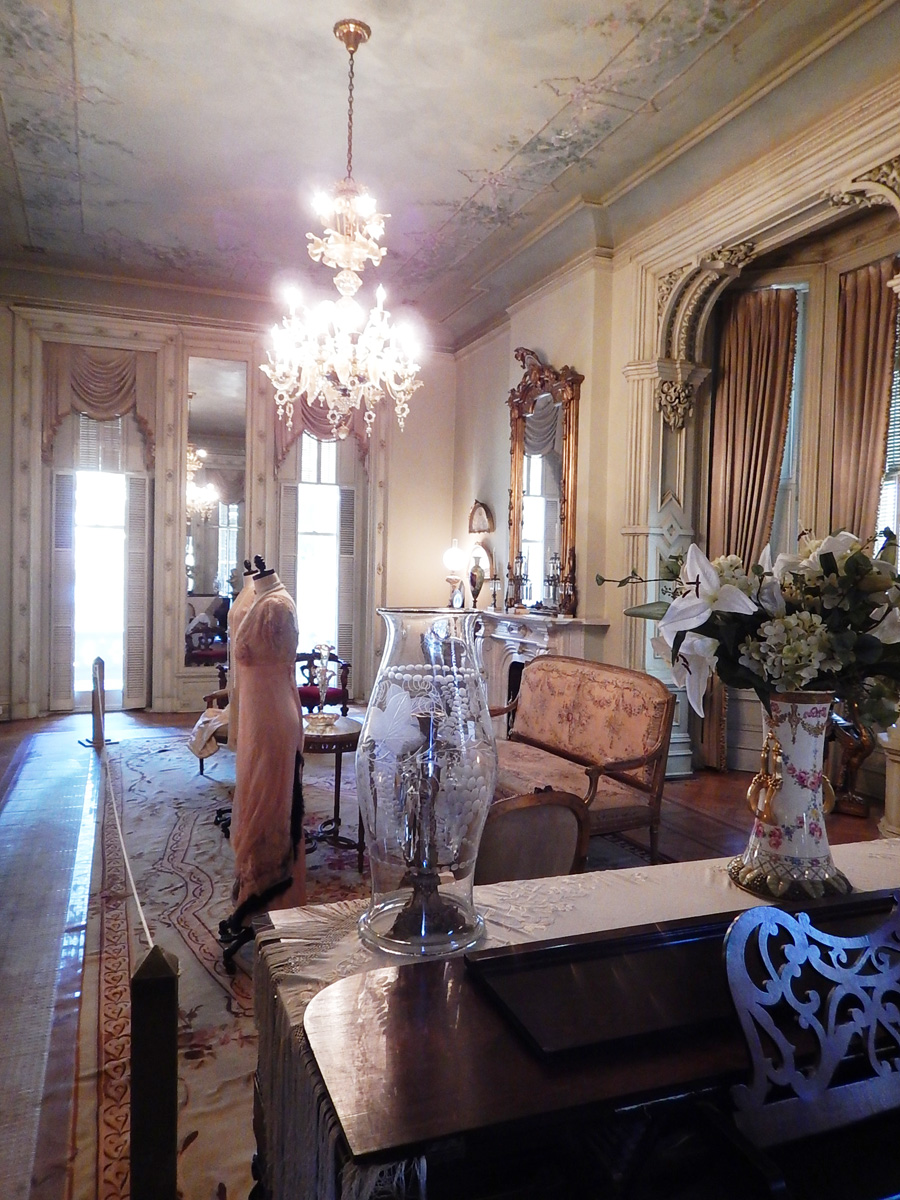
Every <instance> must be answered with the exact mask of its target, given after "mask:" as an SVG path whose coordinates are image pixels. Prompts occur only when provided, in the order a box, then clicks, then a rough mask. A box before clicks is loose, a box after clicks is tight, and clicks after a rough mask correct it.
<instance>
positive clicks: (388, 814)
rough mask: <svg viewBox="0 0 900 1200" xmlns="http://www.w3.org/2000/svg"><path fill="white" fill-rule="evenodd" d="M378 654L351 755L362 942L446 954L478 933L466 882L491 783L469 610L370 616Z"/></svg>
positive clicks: (492, 750) (493, 770)
mask: <svg viewBox="0 0 900 1200" xmlns="http://www.w3.org/2000/svg"><path fill="white" fill-rule="evenodd" d="M379 611H380V612H381V615H382V617H383V618H384V620H385V622H386V624H387V644H386V646H385V650H384V655H383V657H382V662H381V667H380V669H379V671H378V676H377V678H376V680H375V684H374V686H373V688H372V695H371V698H370V700H369V706H368V709H367V710H366V716H365V719H364V721H363V726H362V732H361V734H360V739H359V746H358V748H357V752H356V782H357V790H358V794H359V802H360V807H361V811H362V815H363V821H364V823H365V829H366V845H367V847H368V851H369V862H370V865H371V871H372V900H371V903H370V905H369V908H368V909H367V911H366V912H365V913H364V914H363V916H362V917H361V918H360V922H359V932H360V937H361V938H362V940H363V941H364V942H365V943H366V944H367V945H371V946H377V947H379V948H380V949H382V950H388V951H393V952H395V953H402V954H419V955H431V954H445V953H447V952H449V951H451V950H460V949H465V948H467V947H470V946H473V945H474V944H475V943H476V942H477V941H478V939H479V938H480V937H481V936H482V934H483V932H484V921H483V919H482V918H481V917H480V916H479V914H478V913H477V912H476V911H475V907H474V903H473V896H472V879H473V873H474V870H475V857H476V855H477V853H478V845H479V842H480V841H481V833H482V830H483V828H484V822H485V818H486V816H487V811H488V807H489V805H490V803H491V800H492V798H493V794H494V784H495V782H496V777H497V748H496V744H495V742H494V734H493V729H492V726H491V720H490V717H489V714H488V702H487V691H486V688H485V684H484V676H483V670H482V668H481V663H480V658H479V656H478V648H477V645H476V641H475V626H476V624H477V622H478V620H479V616H478V614H477V613H476V612H464V611H453V610H448V609H437V610H435V609H431V610H423V609H381V610H379Z"/></svg>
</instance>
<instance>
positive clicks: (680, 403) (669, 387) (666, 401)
mask: <svg viewBox="0 0 900 1200" xmlns="http://www.w3.org/2000/svg"><path fill="white" fill-rule="evenodd" d="M656 407H657V408H658V409H659V411H660V412H661V413H662V415H663V420H664V421H665V423H666V424H667V425H668V426H669V428H670V429H683V428H684V423H685V421H686V420H687V419H688V417H689V416H690V415H691V413H692V412H693V411H694V385H693V384H692V383H678V382H677V380H675V379H661V380H660V381H659V383H658V384H657V385H656Z"/></svg>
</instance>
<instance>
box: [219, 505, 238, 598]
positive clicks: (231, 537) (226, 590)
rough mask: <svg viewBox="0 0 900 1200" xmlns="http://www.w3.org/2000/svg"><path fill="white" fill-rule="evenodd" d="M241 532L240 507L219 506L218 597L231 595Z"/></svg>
mask: <svg viewBox="0 0 900 1200" xmlns="http://www.w3.org/2000/svg"><path fill="white" fill-rule="evenodd" d="M240 531H241V519H240V505H238V504H220V505H219V554H218V567H217V568H216V591H217V592H218V593H219V595H220V596H230V595H231V576H232V573H233V572H234V571H236V570H237V565H238V537H239V535H240Z"/></svg>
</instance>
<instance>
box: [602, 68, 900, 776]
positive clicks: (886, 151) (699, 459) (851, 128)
mask: <svg viewBox="0 0 900 1200" xmlns="http://www.w3.org/2000/svg"><path fill="white" fill-rule="evenodd" d="M870 204H891V205H892V206H893V207H894V208H895V210H896V211H897V212H898V214H900V136H898V132H897V127H896V97H895V94H894V89H893V88H889V87H880V88H877V89H873V90H872V91H871V92H869V93H867V94H865V95H863V96H860V97H859V98H858V99H857V100H856V101H855V103H853V104H850V105H847V106H846V107H845V109H844V110H843V111H842V112H841V113H840V114H838V116H837V117H834V116H832V117H831V118H828V119H824V120H822V121H821V122H820V123H819V124H818V125H816V126H815V127H813V128H811V129H809V130H807V131H806V132H805V133H804V134H803V135H801V136H798V137H795V138H792V139H788V140H786V141H785V142H783V143H782V144H781V145H780V146H778V147H777V148H775V149H774V150H772V151H771V152H769V153H768V154H766V155H765V156H763V157H761V158H760V159H759V160H758V161H757V162H756V163H754V164H753V165H752V166H751V167H748V168H745V169H743V170H742V171H739V172H736V173H735V174H734V175H732V176H731V177H729V178H728V179H726V180H724V181H723V182H722V183H721V184H719V185H717V186H715V187H713V188H711V189H709V190H707V191H706V192H704V193H703V195H702V196H700V197H698V198H697V199H696V200H694V201H693V202H691V203H689V204H685V205H684V206H683V207H682V208H680V209H678V210H676V211H675V212H673V213H671V214H669V216H668V217H667V218H666V219H665V220H662V221H660V222H658V223H656V224H655V225H653V226H651V227H647V228H644V229H643V230H641V231H640V232H639V233H637V234H635V236H634V237H633V238H631V239H628V240H626V241H625V242H623V243H622V244H621V245H620V246H619V247H617V250H616V256H615V258H616V260H617V261H618V262H619V263H621V264H623V267H622V270H621V271H620V272H619V273H618V284H617V286H618V288H619V291H618V293H617V295H618V298H619V299H620V300H621V302H623V303H625V304H629V305H630V306H631V308H632V317H631V320H630V360H629V361H626V362H624V363H623V364H621V367H620V369H621V371H622V375H623V376H624V391H622V392H620V393H619V394H620V395H621V397H622V401H621V410H620V411H621V413H622V418H623V420H624V421H625V422H626V425H627V433H626V437H627V446H628V457H627V466H626V480H625V499H624V521H623V525H622V528H621V535H622V560H621V561H622V562H623V563H625V564H627V566H626V567H625V570H627V569H628V568H629V567H631V566H632V565H634V566H635V567H636V568H637V569H638V570H639V571H640V572H642V573H643V574H644V575H645V577H646V578H653V577H655V576H657V575H658V574H659V572H658V569H657V568H658V566H659V563H660V561H661V560H663V559H665V558H667V557H668V556H669V555H670V554H672V553H675V552H678V551H681V550H685V549H686V548H687V546H688V545H689V544H690V542H691V541H692V540H694V539H695V537H696V536H697V528H696V526H697V522H698V521H699V519H700V517H701V516H702V513H703V511H705V503H706V496H705V490H704V484H703V480H704V477H705V471H706V469H707V468H708V452H709V451H708V447H709V404H708V403H707V402H706V401H707V398H708V395H709V388H710V372H711V368H712V362H711V360H710V359H709V358H708V357H706V355H707V331H708V329H709V323H710V318H711V316H712V313H713V310H714V308H715V304H716V301H717V300H718V299H719V297H720V296H721V293H722V292H723V291H724V289H725V288H726V287H728V285H729V283H731V282H732V281H733V280H735V279H736V278H738V277H739V276H740V275H741V273H742V272H744V271H746V270H747V269H748V267H749V268H751V269H752V264H753V262H754V260H755V259H757V258H759V257H760V256H761V255H763V254H766V253H768V252H769V251H771V250H774V249H777V248H778V247H779V246H784V245H786V244H788V243H789V242H792V241H795V240H797V239H798V238H801V237H803V236H804V235H806V234H810V233H814V232H817V231H820V230H822V229H823V228H824V227H825V226H827V225H828V224H830V223H832V222H833V221H834V219H835V206H846V205H870ZM892 286H896V287H898V288H900V279H898V280H896V281H894V284H893V285H892ZM627 353H629V351H626V354H627ZM648 592H649V594H648ZM616 597H617V599H616V608H619V606H620V605H621V606H622V607H626V606H628V605H633V604H638V603H641V602H643V601H644V600H646V599H651V598H653V593H652V589H648V588H647V587H645V586H642V585H634V586H630V587H628V588H626V589H623V591H620V592H617V594H616ZM620 611H621V610H620ZM652 633H653V629H652V627H651V625H650V623H649V622H644V621H636V620H629V619H627V618H625V619H624V620H623V622H622V625H621V655H622V662H623V663H624V664H625V665H627V666H631V667H633V668H636V669H639V670H648V671H650V672H651V673H653V674H657V675H659V676H660V677H662V678H664V679H666V680H667V682H671V677H670V673H669V670H668V666H667V664H666V663H665V662H663V661H662V660H661V659H659V658H656V657H654V654H653V651H652V649H651V647H650V637H651V636H652ZM686 710H687V705H686V703H685V702H684V697H683V695H682V696H681V697H680V701H679V705H678V709H677V710H676V727H675V729H674V730H673V737H672V751H671V754H670V769H671V770H672V772H673V773H679V772H682V773H686V772H687V771H688V770H690V765H691V748H690V736H689V732H688V729H687V711H686Z"/></svg>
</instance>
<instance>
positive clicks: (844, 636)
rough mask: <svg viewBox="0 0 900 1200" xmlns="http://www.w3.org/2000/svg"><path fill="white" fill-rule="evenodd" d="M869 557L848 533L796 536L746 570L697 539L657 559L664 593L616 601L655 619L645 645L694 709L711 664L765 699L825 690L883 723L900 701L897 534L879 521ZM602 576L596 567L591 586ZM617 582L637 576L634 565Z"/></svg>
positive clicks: (724, 677)
mask: <svg viewBox="0 0 900 1200" xmlns="http://www.w3.org/2000/svg"><path fill="white" fill-rule="evenodd" d="M882 536H883V537H884V543H883V545H882V548H881V550H880V551H879V553H878V554H877V555H876V556H874V557H870V556H869V555H868V554H866V553H865V547H864V545H863V544H862V543H861V542H860V540H859V539H858V538H857V537H856V536H855V534H852V533H848V532H846V531H844V532H842V533H838V534H835V535H832V536H830V537H827V538H824V539H821V540H816V539H812V538H810V537H808V536H806V535H803V536H801V540H800V545H799V548H798V551H799V552H798V553H797V554H795V555H786V554H780V555H779V556H778V557H777V558H776V560H775V562H774V563H773V562H772V561H771V556H770V555H769V553H768V550H767V551H766V553H765V554H764V555H763V558H762V559H761V560H760V562H759V563H757V564H756V565H755V566H753V567H751V568H750V570H749V571H748V570H747V569H746V568H745V566H744V564H743V563H742V561H741V560H740V558H738V557H737V556H736V555H733V554H730V555H725V556H723V557H721V558H716V559H714V560H713V561H712V562H711V561H710V560H709V559H708V558H707V557H706V555H705V554H703V552H702V551H701V550H700V549H699V548H698V547H697V546H695V545H692V546H691V547H690V548H689V550H688V552H687V554H686V555H685V557H684V559H683V560H682V559H680V558H675V559H671V560H669V563H668V564H667V568H668V573H667V575H666V579H665V580H660V581H657V582H665V583H666V584H667V590H669V591H670V592H671V594H672V599H671V600H670V601H668V600H661V601H657V602H655V603H653V604H645V605H639V606H637V607H636V608H630V609H626V610H625V611H626V613H627V614H629V615H630V616H639V617H646V618H651V619H654V620H658V621H659V629H658V634H657V636H656V637H654V638H653V646H654V649H656V651H657V652H658V653H661V654H664V655H666V656H667V657H669V658H670V659H671V663H672V675H673V677H674V679H675V682H676V684H677V685H678V686H679V687H684V688H685V690H686V692H687V697H688V700H689V702H690V704H691V707H692V708H693V709H694V710H695V712H697V713H698V714H699V715H700V716H702V715H703V696H704V693H705V691H706V686H707V683H708V680H709V677H710V675H711V674H712V673H715V674H716V675H718V677H719V678H720V679H721V680H722V681H723V682H724V683H725V684H727V685H728V686H729V687H734V688H752V689H753V690H754V691H755V692H756V694H757V695H758V696H759V698H760V700H761V701H762V702H763V704H764V705H765V706H766V707H767V708H768V705H769V698H770V696H771V695H772V693H773V692H796V691H819V692H823V691H828V692H834V693H835V695H836V696H837V698H838V699H839V700H843V701H846V702H848V703H851V704H854V705H856V706H857V708H858V712H859V717H860V719H861V720H862V721H863V722H864V723H865V724H871V725H879V726H882V727H886V726H888V725H891V724H893V722H894V721H895V720H896V719H897V715H898V701H900V575H898V573H897V570H896V559H897V540H896V538H895V536H894V534H893V533H892V531H891V530H888V529H886V530H884V531H883V534H882ZM606 582H607V580H606V579H605V578H604V577H603V576H602V575H598V576H597V583H598V584H603V583H606ZM616 582H618V584H619V586H622V587H624V586H625V585H626V584H628V583H635V582H646V581H645V580H642V579H641V578H640V577H639V576H638V575H637V573H636V572H632V573H631V574H630V575H629V576H627V577H626V578H625V579H622V580H618V581H616Z"/></svg>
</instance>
